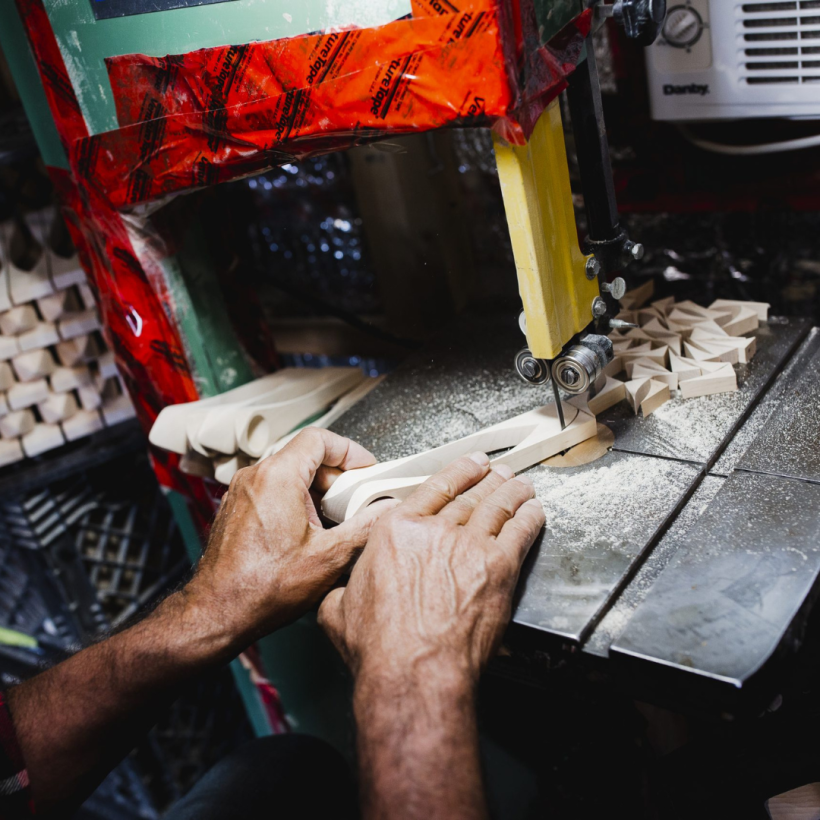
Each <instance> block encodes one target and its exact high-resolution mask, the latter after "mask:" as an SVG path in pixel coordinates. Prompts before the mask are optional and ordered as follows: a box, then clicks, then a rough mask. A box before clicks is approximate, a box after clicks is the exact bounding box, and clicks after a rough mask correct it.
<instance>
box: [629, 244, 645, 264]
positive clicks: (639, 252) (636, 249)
mask: <svg viewBox="0 0 820 820" xmlns="http://www.w3.org/2000/svg"><path fill="white" fill-rule="evenodd" d="M629 252H630V253H631V254H632V258H633V259H634V260H635V261H636V262H637V261H638V260H640V259H643V255H644V253H646V249H645V248H644V246H643V245H642V244H641V243H640V242H635V244H634V245H633V246H632V247H631V248H630V249H629Z"/></svg>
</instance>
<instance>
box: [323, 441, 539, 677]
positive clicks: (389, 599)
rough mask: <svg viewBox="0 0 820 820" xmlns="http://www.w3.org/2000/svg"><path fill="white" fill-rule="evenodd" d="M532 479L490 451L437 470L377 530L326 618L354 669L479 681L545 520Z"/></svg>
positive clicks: (326, 608)
mask: <svg viewBox="0 0 820 820" xmlns="http://www.w3.org/2000/svg"><path fill="white" fill-rule="evenodd" d="M534 495H535V494H534V491H533V486H532V482H531V481H529V479H527V478H526V477H523V476H522V477H519V478H517V479H516V478H513V474H512V472H511V470H510V469H509V468H507V467H503V466H500V467H498V468H496V469H493V470H491V469H490V467H489V460H488V458H487V456H486V455H484V454H483V453H477V454H475V455H473V456H471V457H469V458H462V459H459V460H458V461H456V462H454V463H453V464H451V465H449V466H448V467H446V468H445V469H444V470H442V471H441V472H439V473H437V474H436V475H434V476H431V477H430V478H429V479H428V480H427V481H426V482H425V483H424V484H422V485H421V486H420V487H419V488H418V489H417V490H416V491H415V492H414V493H413V494H412V495H411V496H409V497H408V498H407V500H406V501H405V502H404V503H403V504H401V505H400V506H398V507H396V508H395V509H393V510H392V511H390V512H388V513H387V514H386V515H385V516H384V517H383V518H382V519H381V520H380V521H379V523H378V524H377V525H376V526H375V527H374V530H373V533H372V535H371V536H370V539H369V541H368V544H367V548H366V549H365V551H364V554H363V555H362V557H361V559H360V560H359V562H358V564H357V565H356V567H355V569H354V571H353V573H352V575H351V578H350V582H349V584H348V586H347V587H346V588H345V589H336V590H334V591H333V592H331V593H330V594H329V595H328V596H327V598H326V599H325V600H324V602H323V603H322V606H321V608H320V610H319V618H320V622H321V623H322V625H323V626H324V628H325V630H326V631H327V633H328V634H329V635H330V637H331V639H332V640H333V642H334V643H335V645H336V646H337V648H338V649H339V651H340V652H341V653H342V655H343V656H344V658H345V659H346V661H347V662H348V664H349V665H350V667H351V669H352V670H353V672H354V674H356V675H357V677H359V676H360V675H361V676H362V677H364V678H368V679H370V678H373V677H376V678H382V679H386V680H394V681H395V680H397V679H402V680H407V678H408V676H409V677H410V678H411V679H414V680H422V679H427V678H429V677H440V676H444V677H447V678H449V679H450V680H451V681H452V682H454V683H455V682H456V681H458V682H466V683H468V685H472V684H474V683H475V681H476V680H477V678H478V675H479V673H480V671H481V669H482V668H483V667H484V665H485V664H486V663H487V662H488V660H489V659H490V658H491V657H492V656H493V655H494V654H495V653H496V652H497V650H498V647H499V644H500V642H501V639H502V636H503V633H504V629H505V627H506V625H507V623H508V622H509V619H510V614H511V606H512V598H513V593H514V590H515V586H516V582H517V580H518V576H519V573H520V570H521V565H522V563H523V561H524V558H525V556H526V554H527V552H528V550H529V548H530V547H531V546H532V543H533V541H534V540H535V538H536V536H537V534H538V532H539V531H540V529H541V527H542V526H543V524H544V511H543V509H542V507H541V504H540V502H538V501H537V500H535V498H534Z"/></svg>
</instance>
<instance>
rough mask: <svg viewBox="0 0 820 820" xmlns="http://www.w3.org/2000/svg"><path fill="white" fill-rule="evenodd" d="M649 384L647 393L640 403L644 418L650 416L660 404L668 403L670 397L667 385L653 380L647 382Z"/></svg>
mask: <svg viewBox="0 0 820 820" xmlns="http://www.w3.org/2000/svg"><path fill="white" fill-rule="evenodd" d="M649 384H650V388H649V392H648V393H647V394H646V395H645V396H644V398H643V401H641V413H642V414H643V417H644V418H647V417H648V416H651V415H652V413H654V412H655V411H656V410H657V409H658V408H659V407H660V406H661V405H662V404H665V403H666V402H668V401H669V396H670V391H669V385H668V384H664V383H663V382H659V381H656V380H655V379H654V378H652V379H650V380H649Z"/></svg>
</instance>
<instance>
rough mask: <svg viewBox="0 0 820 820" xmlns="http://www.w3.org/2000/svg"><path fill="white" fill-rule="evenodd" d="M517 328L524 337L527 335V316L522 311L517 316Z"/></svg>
mask: <svg viewBox="0 0 820 820" xmlns="http://www.w3.org/2000/svg"><path fill="white" fill-rule="evenodd" d="M518 327H519V328H520V329H521V332H522V333H523V334H524V335H525V336H526V335H527V314H526V313H524V311H523V310H522V311H521V313H519V314H518Z"/></svg>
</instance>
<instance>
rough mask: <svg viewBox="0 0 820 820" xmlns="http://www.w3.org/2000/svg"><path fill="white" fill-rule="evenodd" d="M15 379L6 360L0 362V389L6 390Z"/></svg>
mask: <svg viewBox="0 0 820 820" xmlns="http://www.w3.org/2000/svg"><path fill="white" fill-rule="evenodd" d="M16 381H17V379H15V378H14V371H13V370H12V369H11V365H10V364H9V363H8V362H0V390H8V389H9V388H10V387H11V386H12V385H13V384H14V383H15V382H16Z"/></svg>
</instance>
